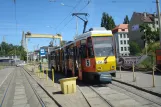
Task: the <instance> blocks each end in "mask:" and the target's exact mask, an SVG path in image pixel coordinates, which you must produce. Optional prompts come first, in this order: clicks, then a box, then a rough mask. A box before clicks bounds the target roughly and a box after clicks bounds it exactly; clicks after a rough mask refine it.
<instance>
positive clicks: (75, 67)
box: [74, 46, 79, 76]
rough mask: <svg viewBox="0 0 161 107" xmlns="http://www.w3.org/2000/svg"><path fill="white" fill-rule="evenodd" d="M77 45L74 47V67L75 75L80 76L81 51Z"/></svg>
mask: <svg viewBox="0 0 161 107" xmlns="http://www.w3.org/2000/svg"><path fill="white" fill-rule="evenodd" d="M78 49H79V48H77V47H76V46H75V47H74V69H75V76H78V59H79V54H78V53H79V52H78Z"/></svg>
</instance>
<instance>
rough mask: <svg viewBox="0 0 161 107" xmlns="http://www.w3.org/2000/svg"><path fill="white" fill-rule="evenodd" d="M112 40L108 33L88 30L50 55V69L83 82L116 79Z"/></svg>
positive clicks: (100, 30)
mask: <svg viewBox="0 0 161 107" xmlns="http://www.w3.org/2000/svg"><path fill="white" fill-rule="evenodd" d="M114 47H115V46H114V38H113V34H112V31H111V30H106V29H105V28H102V27H101V28H96V29H95V28H91V29H90V30H89V31H87V32H85V33H83V34H82V35H80V36H76V37H75V40H74V41H70V42H68V43H66V44H65V45H64V46H62V47H59V48H56V49H55V50H54V51H52V52H51V53H50V54H51V55H50V56H51V58H50V59H51V61H50V62H51V63H50V67H51V69H54V70H55V71H58V72H63V73H64V74H65V75H66V76H68V77H72V76H78V79H79V80H84V81H93V80H94V81H95V80H96V81H97V80H99V81H111V76H116V58H115V48H114Z"/></svg>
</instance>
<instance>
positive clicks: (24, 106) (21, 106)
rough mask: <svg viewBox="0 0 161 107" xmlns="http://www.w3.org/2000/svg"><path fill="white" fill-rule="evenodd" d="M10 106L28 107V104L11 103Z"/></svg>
mask: <svg viewBox="0 0 161 107" xmlns="http://www.w3.org/2000/svg"><path fill="white" fill-rule="evenodd" d="M12 107H30V105H29V104H19V105H13V106H12Z"/></svg>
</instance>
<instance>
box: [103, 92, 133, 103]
mask: <svg viewBox="0 0 161 107" xmlns="http://www.w3.org/2000/svg"><path fill="white" fill-rule="evenodd" d="M102 96H103V97H104V98H105V99H107V100H108V101H111V100H113V101H116V100H124V99H131V98H130V97H129V96H127V95H125V94H123V93H117V94H110V95H102Z"/></svg>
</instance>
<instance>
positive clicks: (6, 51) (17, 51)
mask: <svg viewBox="0 0 161 107" xmlns="http://www.w3.org/2000/svg"><path fill="white" fill-rule="evenodd" d="M26 54H27V53H26V51H25V50H24V48H23V47H22V46H18V45H13V44H8V43H6V42H2V43H1V44H0V56H13V55H16V56H20V59H21V60H26Z"/></svg>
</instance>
